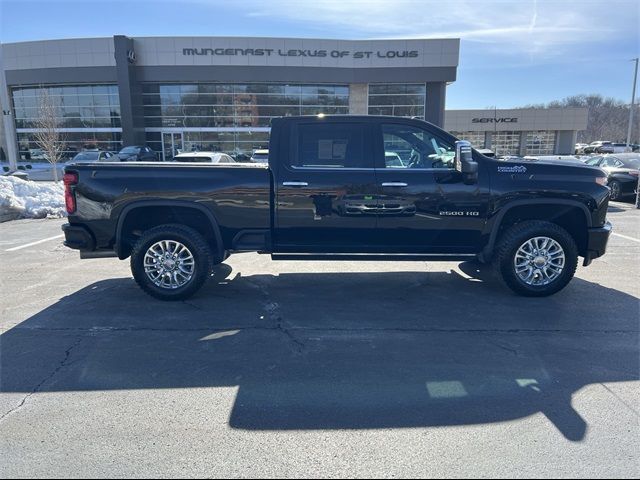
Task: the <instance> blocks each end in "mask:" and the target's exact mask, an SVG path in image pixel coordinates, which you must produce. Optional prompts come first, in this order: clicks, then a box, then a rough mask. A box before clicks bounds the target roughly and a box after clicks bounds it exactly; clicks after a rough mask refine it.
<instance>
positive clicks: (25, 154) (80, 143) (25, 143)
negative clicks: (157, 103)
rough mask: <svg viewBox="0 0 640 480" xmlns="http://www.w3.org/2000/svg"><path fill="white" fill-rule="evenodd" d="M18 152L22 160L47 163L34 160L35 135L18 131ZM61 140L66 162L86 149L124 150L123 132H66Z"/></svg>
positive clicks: (41, 160) (37, 147) (36, 145)
mask: <svg viewBox="0 0 640 480" xmlns="http://www.w3.org/2000/svg"><path fill="white" fill-rule="evenodd" d="M17 135H18V150H19V155H20V159H21V160H24V161H31V162H34V163H35V162H46V160H43V159H37V158H35V159H34V158H32V156H31V153H32V152H33V150H37V149H39V148H40V147H39V146H38V144H37V142H36V140H35V138H34V136H33V133H24V132H20V131H18V133H17ZM61 139H62V141H63V143H64V145H65V147H64V152H63V157H64V160H65V161H66V160H70V159H72V158H73V157H74V156H75V155H76V154H77V153H79V152H81V151H82V150H86V149H94V148H98V149H99V150H105V151H108V152H118V151H119V150H120V149H121V148H122V133H121V132H64V133H62V134H61Z"/></svg>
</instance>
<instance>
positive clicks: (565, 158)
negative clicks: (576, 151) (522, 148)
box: [522, 155, 585, 166]
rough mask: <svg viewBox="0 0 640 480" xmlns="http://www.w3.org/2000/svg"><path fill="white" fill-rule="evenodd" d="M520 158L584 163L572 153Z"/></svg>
mask: <svg viewBox="0 0 640 480" xmlns="http://www.w3.org/2000/svg"><path fill="white" fill-rule="evenodd" d="M522 160H528V161H533V162H545V163H554V164H557V165H563V164H564V165H567V164H571V165H579V166H582V165H584V164H585V163H584V160H582V159H580V158H578V157H574V156H573V155H526V156H525V157H523V159H522Z"/></svg>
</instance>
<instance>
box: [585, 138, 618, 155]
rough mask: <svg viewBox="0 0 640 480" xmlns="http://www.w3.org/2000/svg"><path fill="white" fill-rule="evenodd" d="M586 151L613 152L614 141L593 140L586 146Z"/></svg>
mask: <svg viewBox="0 0 640 480" xmlns="http://www.w3.org/2000/svg"><path fill="white" fill-rule="evenodd" d="M584 153H613V143H611V142H610V141H607V140H598V141H597V142H591V143H590V144H589V145H588V146H587V147H585V148H584Z"/></svg>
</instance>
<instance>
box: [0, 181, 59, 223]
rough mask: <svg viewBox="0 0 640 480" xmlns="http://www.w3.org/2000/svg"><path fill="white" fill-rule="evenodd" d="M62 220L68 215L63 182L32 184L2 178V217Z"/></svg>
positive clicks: (0, 204) (0, 200)
mask: <svg viewBox="0 0 640 480" xmlns="http://www.w3.org/2000/svg"><path fill="white" fill-rule="evenodd" d="M4 215H8V216H11V215H18V216H20V217H22V218H60V217H64V216H66V215H67V212H66V208H65V205H64V187H63V185H62V182H59V183H54V182H47V183H43V182H30V181H27V180H22V179H20V178H16V177H0V217H1V216H4Z"/></svg>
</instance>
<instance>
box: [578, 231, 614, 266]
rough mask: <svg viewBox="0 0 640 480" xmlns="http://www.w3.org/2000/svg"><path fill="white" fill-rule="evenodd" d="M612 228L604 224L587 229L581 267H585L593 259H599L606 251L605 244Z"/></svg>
mask: <svg viewBox="0 0 640 480" xmlns="http://www.w3.org/2000/svg"><path fill="white" fill-rule="evenodd" d="M611 230H613V226H612V225H611V223H609V222H606V223H605V224H604V225H603V226H602V227H598V228H589V229H588V238H587V254H586V255H585V257H584V263H583V265H584V266H585V267H586V266H587V265H589V264H590V263H591V261H592V260H593V259H594V258H598V257H601V256H602V255H604V254H605V252H606V251H607V244H608V243H609V237H610V236H611Z"/></svg>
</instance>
